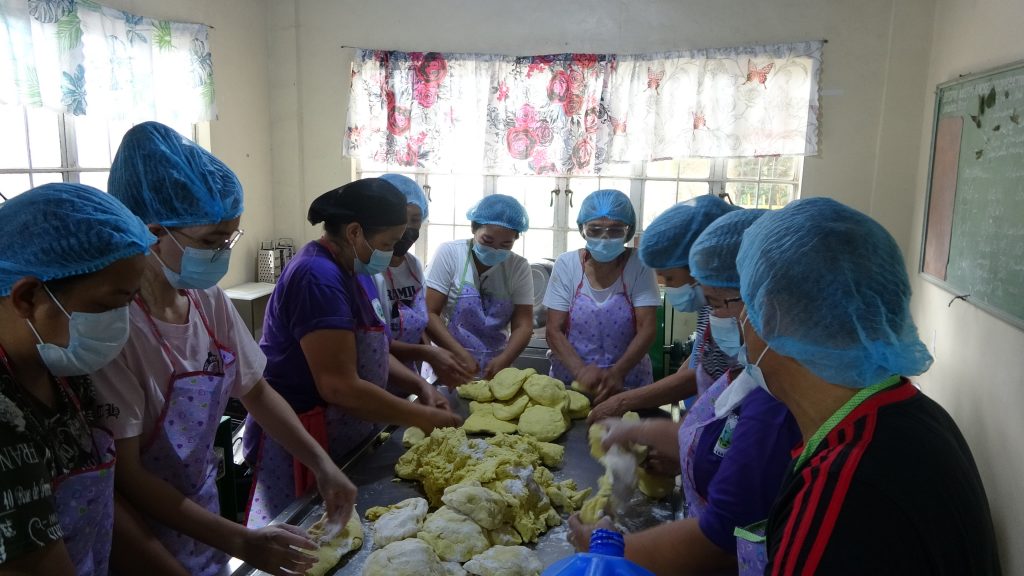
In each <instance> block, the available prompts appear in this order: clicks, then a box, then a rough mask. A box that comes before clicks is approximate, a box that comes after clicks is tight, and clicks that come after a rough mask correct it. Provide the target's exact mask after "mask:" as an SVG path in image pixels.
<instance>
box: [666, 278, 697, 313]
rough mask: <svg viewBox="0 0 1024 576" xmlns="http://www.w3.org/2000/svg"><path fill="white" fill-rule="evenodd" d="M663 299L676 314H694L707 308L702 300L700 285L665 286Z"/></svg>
mask: <svg viewBox="0 0 1024 576" xmlns="http://www.w3.org/2000/svg"><path fill="white" fill-rule="evenodd" d="M665 299H666V300H668V303H669V304H670V305H671V306H672V307H673V308H675V309H676V311H677V312H696V311H697V310H700V309H701V308H703V307H704V306H707V300H705V299H704V288H702V287H701V285H700V284H697V283H696V282H694V283H693V284H683V285H682V286H676V287H674V288H673V287H671V286H666V287H665Z"/></svg>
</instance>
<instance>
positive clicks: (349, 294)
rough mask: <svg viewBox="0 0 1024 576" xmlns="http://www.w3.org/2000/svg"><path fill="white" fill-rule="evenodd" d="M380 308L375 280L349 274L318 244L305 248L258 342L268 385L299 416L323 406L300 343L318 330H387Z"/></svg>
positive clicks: (277, 290) (273, 301)
mask: <svg viewBox="0 0 1024 576" xmlns="http://www.w3.org/2000/svg"><path fill="white" fill-rule="evenodd" d="M377 308H380V298H379V296H378V294H377V287H376V285H375V284H374V282H373V278H372V277H370V276H367V275H365V274H356V275H353V274H350V273H348V272H347V271H346V270H344V269H343V268H342V267H341V266H338V264H337V263H336V262H335V261H334V258H333V256H332V255H331V252H330V251H329V250H328V249H327V248H325V247H323V246H322V245H321V244H320V243H318V242H310V243H309V244H306V245H305V246H303V247H302V249H301V250H299V253H298V254H296V255H295V257H294V258H293V259H292V260H291V262H289V263H288V266H286V267H285V269H284V273H282V274H281V279H280V280H278V283H277V286H275V287H274V293H273V294H272V295H271V296H270V302H269V303H268V304H267V313H266V316H265V318H264V320H263V338H261V339H260V348H261V349H262V350H263V353H264V354H265V355H266V356H267V367H266V369H265V370H264V372H263V375H264V377H265V378H266V379H267V382H269V383H270V385H271V386H273V387H274V389H275V390H277V391H278V392H279V393H280V394H281V395H282V396H284V398H285V400H287V401H288V403H289V404H291V406H292V408H294V409H295V411H296V412H297V413H299V414H301V413H303V412H306V411H308V410H311V409H313V408H315V407H317V406H322V405H324V404H325V402H324V400H323V398H321V397H320V394H319V393H318V392H317V389H316V384H315V382H314V381H313V374H312V372H310V370H309V364H308V363H307V362H306V355H305V354H304V353H303V352H302V347H301V346H300V345H299V341H300V340H302V337H303V336H305V335H306V334H309V333H310V332H315V331H317V330H351V331H354V330H355V329H356V328H357V327H380V326H384V323H383V321H382V320H381V318H380V315H379V314H378V313H377V312H376V311H375V310H376V309H377ZM381 310H383V309H382V308H381Z"/></svg>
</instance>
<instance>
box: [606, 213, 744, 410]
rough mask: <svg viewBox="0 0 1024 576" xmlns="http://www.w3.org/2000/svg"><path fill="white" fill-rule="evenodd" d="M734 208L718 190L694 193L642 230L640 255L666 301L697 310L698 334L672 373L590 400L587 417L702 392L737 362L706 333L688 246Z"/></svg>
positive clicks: (707, 310)
mask: <svg viewBox="0 0 1024 576" xmlns="http://www.w3.org/2000/svg"><path fill="white" fill-rule="evenodd" d="M733 210H738V208H737V207H735V206H732V205H731V204H728V203H726V202H725V201H724V200H722V199H721V198H719V197H717V196H712V195H710V194H708V195H703V196H698V197H697V198H694V199H692V200H688V201H686V202H683V203H681V204H676V205H675V206H673V207H671V208H669V209H668V210H666V211H664V212H662V213H661V214H659V215H658V217H657V218H655V219H654V221H653V222H651V225H650V226H648V227H647V229H646V230H644V233H643V236H642V237H641V238H640V259H641V260H642V261H643V263H644V265H646V266H647V267H649V268H653V269H654V271H655V272H656V273H657V274H658V276H659V277H660V278H661V281H662V283H663V284H664V285H665V301H666V303H667V304H669V305H670V306H672V307H673V308H674V309H675V310H676V311H677V312H684V313H688V312H697V338H696V340H695V341H694V344H693V351H692V352H691V353H690V357H689V359H688V360H686V361H684V362H683V364H682V365H681V366H680V367H679V370H678V371H676V373H675V374H671V375H669V376H666V377H664V378H662V379H660V380H658V381H657V382H654V383H653V384H651V385H649V386H644V387H641V388H636V389H634V390H627V391H625V392H621V393H619V394H616V395H614V396H611V397H610V398H608V399H607V400H605V401H603V402H601V403H600V404H597V405H596V406H594V409H593V411H591V413H590V416H589V421H590V422H597V421H599V420H602V419H604V418H611V417H614V416H621V415H623V414H625V413H626V412H628V411H631V410H634V411H635V410H643V409H647V408H658V407H659V406H663V405H665V404H669V403H673V402H679V401H681V400H684V399H686V398H689V397H690V396H693V395H694V394H695V393H696V394H699V393H701V392H703V391H704V390H706V389H707V388H708V387H710V386H711V384H712V383H714V382H715V380H718V378H720V377H721V376H722V374H724V373H725V372H726V371H727V370H728V369H729V368H731V367H733V366H735V364H736V359H735V357H733V356H730V355H729V354H727V353H726V352H724V351H722V350H721V349H720V348H719V347H718V345H717V343H716V342H715V339H714V338H712V337H709V336H708V326H709V324H710V323H711V317H712V314H711V307H710V306H707V303H706V302H705V301H704V295H703V292H702V290H701V287H700V285H699V284H698V283H697V282H696V280H694V278H693V276H692V275H691V274H690V248H691V247H692V246H693V243H694V241H695V240H696V239H697V237H698V236H700V234H701V232H703V231H704V229H705V228H707V227H708V226H709V225H710V224H711V223H712V222H714V221H715V220H716V219H718V218H719V217H720V216H722V215H723V214H727V213H729V212H731V211H733Z"/></svg>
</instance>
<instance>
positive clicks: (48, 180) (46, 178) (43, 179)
mask: <svg viewBox="0 0 1024 576" xmlns="http://www.w3.org/2000/svg"><path fill="white" fill-rule="evenodd" d="M61 182H64V174H62V173H60V172H36V173H35V174H32V187H33V188H35V187H36V186H42V185H43V184H59V183H61Z"/></svg>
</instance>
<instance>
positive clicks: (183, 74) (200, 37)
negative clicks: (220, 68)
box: [0, 0, 216, 122]
mask: <svg viewBox="0 0 1024 576" xmlns="http://www.w3.org/2000/svg"><path fill="white" fill-rule="evenodd" d="M208 32H209V27H208V26H206V25H203V24H190V23H184V22H170V21H166V20H154V19H152V18H144V17H142V16H136V15H135V14H130V13H128V12H122V11H120V10H113V9H111V8H107V7H104V6H101V5H99V4H97V3H95V2H92V1H91V0H0V103H3V104H12V105H21V106H36V107H38V106H45V107H48V108H52V109H54V110H58V111H60V112H64V113H67V114H73V115H76V116H82V115H89V116H100V117H106V118H109V119H112V120H131V121H141V120H146V119H153V118H160V119H161V120H163V121H169V122H197V121H201V120H209V119H213V118H215V117H216V110H215V108H214V83H213V63H212V60H211V57H210V49H209V42H208V37H207V36H208Z"/></svg>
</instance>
